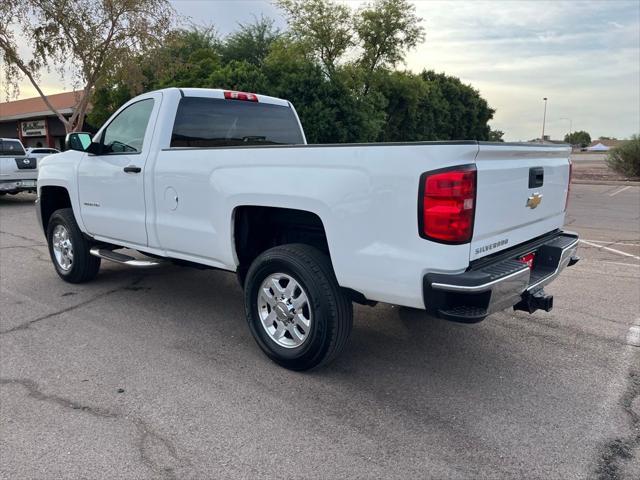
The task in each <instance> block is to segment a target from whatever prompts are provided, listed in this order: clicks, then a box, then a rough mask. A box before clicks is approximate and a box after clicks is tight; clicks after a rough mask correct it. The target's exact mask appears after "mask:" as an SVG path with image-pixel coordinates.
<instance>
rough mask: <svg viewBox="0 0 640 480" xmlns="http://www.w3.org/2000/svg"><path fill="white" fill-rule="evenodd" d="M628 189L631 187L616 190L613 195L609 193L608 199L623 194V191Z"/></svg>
mask: <svg viewBox="0 0 640 480" xmlns="http://www.w3.org/2000/svg"><path fill="white" fill-rule="evenodd" d="M628 188H631V185H627V186H626V187H621V188H619V189H618V190H616V191H615V192H613V193H610V194H609V196H610V197H615V196H616V195H617V194H619V193H622V192H624V191H625V190H627V189H628Z"/></svg>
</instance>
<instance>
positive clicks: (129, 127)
mask: <svg viewBox="0 0 640 480" xmlns="http://www.w3.org/2000/svg"><path fill="white" fill-rule="evenodd" d="M152 110H153V99H152V98H147V99H145V100H140V101H139V102H136V103H134V104H132V105H129V106H128V107H127V108H125V109H124V110H123V111H122V112H120V113H119V114H118V116H117V117H116V118H114V119H113V121H112V122H111V123H110V124H109V125H108V126H107V128H106V129H105V131H104V134H103V135H102V145H103V148H102V153H103V154H110V153H139V152H141V151H142V145H143V143H144V134H145V132H146V131H147V125H148V124H149V118H150V117H151V111H152Z"/></svg>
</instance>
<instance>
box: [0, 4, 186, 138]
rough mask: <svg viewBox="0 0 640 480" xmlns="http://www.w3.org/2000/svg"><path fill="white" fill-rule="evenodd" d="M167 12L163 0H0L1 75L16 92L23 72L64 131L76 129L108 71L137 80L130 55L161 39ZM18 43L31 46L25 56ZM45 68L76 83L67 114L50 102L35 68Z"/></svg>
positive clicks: (166, 27) (168, 18)
mask: <svg viewBox="0 0 640 480" xmlns="http://www.w3.org/2000/svg"><path fill="white" fill-rule="evenodd" d="M173 17H174V12H173V10H172V8H171V6H170V5H169V3H168V1H167V0H76V1H74V2H69V1H68V0H3V1H2V2H0V18H2V22H0V56H1V58H2V60H3V61H4V64H5V72H4V73H5V80H6V81H7V83H8V84H9V85H12V86H13V91H14V92H17V85H18V82H19V81H20V80H21V79H22V78H24V77H26V78H27V79H28V80H29V82H31V84H32V85H33V87H34V88H35V89H36V90H37V92H38V94H39V95H40V96H41V97H42V99H43V101H44V103H45V104H46V105H47V107H48V108H49V109H50V110H51V111H53V112H54V113H55V114H56V116H57V117H58V119H59V120H60V121H61V122H62V124H63V125H64V126H65V129H66V131H67V132H71V131H77V130H80V129H82V125H83V122H84V118H85V114H86V112H87V109H88V106H89V104H90V101H91V97H92V95H93V93H94V91H95V90H96V89H99V88H101V87H103V86H104V85H105V84H107V83H108V81H109V78H110V75H111V72H113V71H120V72H126V74H123V75H122V78H126V79H127V81H128V82H131V83H135V82H137V81H140V79H141V72H140V70H139V68H138V66H139V63H138V62H135V61H134V59H136V58H137V57H138V56H139V55H140V54H141V52H145V51H148V50H149V49H151V48H152V47H153V46H156V45H158V44H159V43H160V42H161V41H162V39H163V38H164V34H165V32H167V31H168V30H169V26H170V25H171V22H172V18H173ZM22 45H29V46H30V47H31V52H30V53H31V55H30V57H26V56H25V55H24V54H23V49H22V48H19V46H22ZM51 69H53V70H55V71H57V72H59V73H60V74H62V75H65V77H66V78H70V79H71V80H72V82H73V84H74V85H75V86H77V87H79V88H80V89H81V93H80V94H79V95H78V96H77V99H76V105H75V107H74V112H73V114H72V115H71V116H70V117H69V118H67V117H65V116H64V115H63V114H62V113H61V112H60V111H59V110H58V109H57V108H55V107H54V106H53V105H52V104H51V102H50V101H49V99H48V97H47V94H46V92H45V91H44V86H43V85H42V82H41V81H40V73H41V72H43V71H47V70H51Z"/></svg>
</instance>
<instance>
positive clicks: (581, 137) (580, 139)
mask: <svg viewBox="0 0 640 480" xmlns="http://www.w3.org/2000/svg"><path fill="white" fill-rule="evenodd" d="M564 141H565V142H567V143H569V144H571V145H579V146H580V147H582V148H584V147H586V146H587V145H589V144H590V143H591V135H589V133H587V132H585V131H584V130H578V131H577V132H573V133H571V134H570V135H569V134H567V135H565V136H564Z"/></svg>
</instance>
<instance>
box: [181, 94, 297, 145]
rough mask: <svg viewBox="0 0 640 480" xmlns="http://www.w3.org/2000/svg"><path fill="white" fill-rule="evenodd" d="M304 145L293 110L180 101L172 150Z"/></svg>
mask: <svg viewBox="0 0 640 480" xmlns="http://www.w3.org/2000/svg"><path fill="white" fill-rule="evenodd" d="M300 143H304V141H303V138H302V132H301V130H300V125H299V124H298V121H297V119H296V116H295V115H294V113H293V109H292V108H289V107H283V106H280V105H272V104H268V103H259V102H248V101H243V100H223V99H217V98H198V97H185V98H183V99H181V100H180V104H179V105H178V112H177V113H176V119H175V122H174V125H173V133H172V135H171V146H172V147H228V146H238V145H291V144H300Z"/></svg>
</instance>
